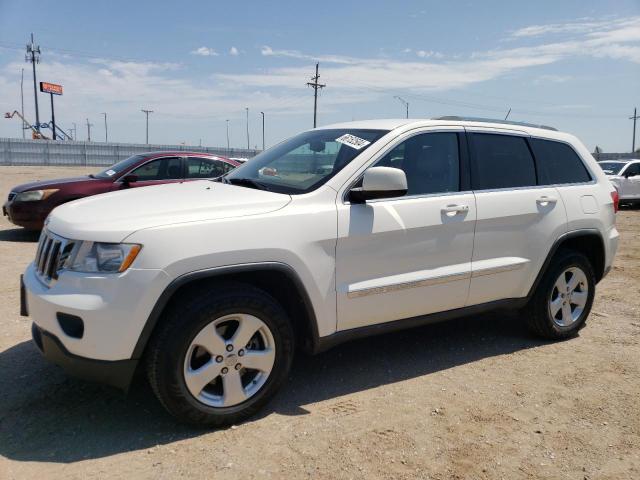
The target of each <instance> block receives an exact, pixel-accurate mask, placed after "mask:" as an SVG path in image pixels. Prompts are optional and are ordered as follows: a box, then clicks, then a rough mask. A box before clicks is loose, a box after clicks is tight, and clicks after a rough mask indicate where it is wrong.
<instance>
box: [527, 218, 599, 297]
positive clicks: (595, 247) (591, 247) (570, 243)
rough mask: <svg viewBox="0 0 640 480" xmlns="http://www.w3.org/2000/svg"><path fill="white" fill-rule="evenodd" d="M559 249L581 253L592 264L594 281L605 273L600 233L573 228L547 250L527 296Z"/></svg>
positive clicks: (530, 293)
mask: <svg viewBox="0 0 640 480" xmlns="http://www.w3.org/2000/svg"><path fill="white" fill-rule="evenodd" d="M561 249H571V250H574V251H577V252H580V253H582V254H583V255H584V256H585V257H587V258H588V259H589V262H590V263H591V265H592V266H593V271H594V273H595V275H596V283H598V282H599V281H600V280H602V278H603V277H604V275H605V271H604V268H605V255H606V253H605V247H604V240H603V238H602V234H601V233H600V231H599V230H598V229H595V228H588V229H581V230H573V231H571V232H567V233H565V234H564V235H561V236H560V237H559V238H558V239H557V240H556V241H555V243H554V244H553V246H552V247H551V249H550V250H549V253H548V254H547V258H546V259H545V261H544V263H543V265H542V268H541V269H540V271H539V272H538V276H537V277H536V279H535V281H534V282H533V285H532V286H531V289H530V290H529V295H528V296H527V297H528V298H531V296H533V294H534V292H535V291H536V288H537V287H538V285H539V283H540V281H541V280H542V277H543V276H544V274H545V272H546V271H547V269H548V268H549V265H550V264H551V262H552V260H553V257H554V256H555V255H556V253H558V252H559V251H560V250H561Z"/></svg>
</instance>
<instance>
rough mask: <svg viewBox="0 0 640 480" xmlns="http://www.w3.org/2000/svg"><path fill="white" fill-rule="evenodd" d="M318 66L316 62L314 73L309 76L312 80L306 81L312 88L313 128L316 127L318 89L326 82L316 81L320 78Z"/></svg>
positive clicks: (324, 85)
mask: <svg viewBox="0 0 640 480" xmlns="http://www.w3.org/2000/svg"><path fill="white" fill-rule="evenodd" d="M319 67H320V63H316V74H315V76H313V77H311V80H313V82H307V85H308V86H310V87H311V88H313V128H316V120H317V117H318V90H319V89H321V88H324V87H326V86H327V85H326V84H322V83H318V80H320V74H319V73H318V68H319Z"/></svg>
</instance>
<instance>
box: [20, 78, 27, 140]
mask: <svg viewBox="0 0 640 480" xmlns="http://www.w3.org/2000/svg"><path fill="white" fill-rule="evenodd" d="M20 114H21V115H22V139H23V140H24V139H25V133H24V132H25V131H26V129H25V128H24V125H25V121H24V68H23V69H22V71H21V72H20Z"/></svg>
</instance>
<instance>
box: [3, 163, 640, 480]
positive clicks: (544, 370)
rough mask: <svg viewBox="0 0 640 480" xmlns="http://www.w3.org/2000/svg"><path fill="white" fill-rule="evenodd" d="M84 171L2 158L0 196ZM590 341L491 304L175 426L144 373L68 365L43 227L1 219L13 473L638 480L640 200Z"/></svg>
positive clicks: (380, 341) (306, 367) (298, 369)
mask: <svg viewBox="0 0 640 480" xmlns="http://www.w3.org/2000/svg"><path fill="white" fill-rule="evenodd" d="M77 173H86V172H84V171H81V170H78V169H75V170H74V169H67V168H49V169H36V168H26V167H0V194H1V195H2V199H4V198H6V194H7V193H8V191H9V189H10V187H11V186H12V185H15V184H18V183H22V182H26V181H29V180H33V179H36V178H46V177H60V176H67V175H69V174H77ZM618 228H619V229H620V230H621V232H622V243H621V246H620V251H619V254H618V257H617V261H616V265H615V267H614V269H613V272H612V273H611V274H610V275H609V276H608V277H607V278H606V279H605V280H604V281H603V282H602V283H601V284H600V285H599V286H598V294H597V297H596V301H595V305H594V311H593V313H592V315H591V317H590V319H589V321H588V324H587V327H586V328H585V329H583V330H582V331H581V333H580V336H579V337H577V338H574V339H571V340H568V341H565V342H561V343H546V342H540V341H538V340H536V339H535V338H532V337H531V336H530V335H529V334H528V333H527V332H526V330H525V329H524V328H523V327H522V326H521V324H520V322H519V321H518V318H517V316H515V315H506V314H493V315H485V316H480V317H474V318H467V319H463V320H459V321H454V322H450V323H447V324H439V325H432V326H428V327H424V328H419V329H417V330H412V331H406V332H401V333H397V334H392V335H386V336H383V337H378V338H373V339H367V340H362V341H357V342H353V343H350V344H346V345H343V346H340V347H338V348H336V349H334V350H332V351H329V352H327V353H325V354H322V355H320V356H317V357H305V356H303V355H299V357H298V358H297V360H296V362H295V365H294V369H293V371H292V374H291V378H290V381H289V383H288V385H287V386H286V388H285V389H284V390H283V391H282V392H281V393H280V394H279V395H278V397H277V398H276V399H275V401H274V402H273V403H272V404H271V405H270V406H269V407H268V408H267V409H266V411H264V412H263V414H262V415H261V416H259V417H258V418H255V419H253V420H252V421H249V422H247V423H244V424H242V425H238V426H237V427H232V428H230V429H227V430H222V431H202V430H197V429H191V428H187V427H184V426H181V425H178V424H176V423H175V422H174V421H173V420H172V419H171V418H170V417H169V416H168V415H167V414H165V412H164V411H163V410H162V408H161V407H160V406H159V404H158V403H157V401H156V400H155V398H154V397H153V395H152V392H151V391H150V389H149V387H148V386H147V385H146V384H145V383H144V382H143V381H139V382H138V383H137V384H136V385H135V386H134V387H133V389H132V391H131V392H130V394H129V396H127V397H124V396H122V395H121V394H120V393H118V392H117V391H115V390H111V389H108V388H106V387H101V386H96V385H91V384H87V383H83V382H81V381H78V380H74V379H71V378H68V377H66V376H65V375H64V374H63V373H62V372H61V371H60V370H59V369H58V368H57V367H55V366H53V365H49V364H47V363H45V361H44V360H43V359H42V358H41V357H40V355H39V353H38V351H37V350H36V348H35V347H34V346H32V344H31V343H30V333H29V325H30V324H29V321H28V320H27V319H25V318H21V317H20V316H19V315H18V300H19V299H18V295H19V291H18V275H19V274H20V273H21V272H22V270H23V269H24V268H25V266H26V265H27V263H28V262H29V261H31V259H32V257H33V256H34V254H35V249H36V243H35V240H36V237H34V236H33V235H28V234H25V233H24V232H23V231H21V230H20V229H16V228H14V227H13V226H11V225H10V224H9V223H8V222H7V221H6V220H5V219H1V220H0V258H2V262H1V264H0V295H1V297H0V298H1V302H0V478H2V479H5V478H66V479H72V478H106V477H109V478H133V477H135V478H178V477H193V478H196V477H197V478H277V479H279V478H340V479H342V478H344V479H347V478H424V479H427V478H432V479H449V478H455V479H467V478H469V479H478V478H491V479H493V478H505V479H519V478H554V479H556V478H570V479H584V478H588V479H597V478H610V479H617V480H618V479H626V478H629V479H631V478H634V479H638V478H640V210H635V211H632V210H626V211H622V212H620V214H619V215H618Z"/></svg>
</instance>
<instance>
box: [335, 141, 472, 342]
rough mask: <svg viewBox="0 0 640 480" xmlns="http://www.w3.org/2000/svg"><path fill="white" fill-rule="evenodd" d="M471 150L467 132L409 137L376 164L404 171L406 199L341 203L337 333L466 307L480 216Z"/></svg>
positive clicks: (337, 270) (338, 246)
mask: <svg viewBox="0 0 640 480" xmlns="http://www.w3.org/2000/svg"><path fill="white" fill-rule="evenodd" d="M465 152H466V148H465V143H464V133H463V132H462V129H460V130H459V131H455V130H451V129H448V130H433V131H429V132H422V133H414V134H410V135H407V136H405V137H403V138H401V139H399V140H398V142H396V143H395V145H394V146H392V147H390V149H388V150H387V151H385V152H384V153H382V154H381V158H379V160H377V161H374V162H373V164H372V166H373V165H377V166H388V167H396V168H401V169H402V170H404V172H405V173H406V176H407V185H408V192H407V194H406V195H405V196H403V197H399V198H392V199H380V200H371V201H368V202H367V203H366V204H350V203H349V202H348V201H346V200H344V199H339V200H338V205H337V209H338V242H337V250H336V288H337V305H338V306H337V310H338V311H337V314H338V330H346V329H350V328H356V327H362V326H366V325H373V324H377V323H383V322H389V321H394V320H399V319H403V318H410V317H415V316H419V315H424V314H428V313H433V312H439V311H443V310H450V309H455V308H459V307H462V306H464V304H465V301H466V298H467V293H468V288H469V279H470V274H471V254H472V249H473V235H474V225H475V219H476V208H475V200H474V196H473V193H471V192H470V191H468V189H467V188H466V187H467V185H465V184H466V179H465V175H464V172H463V171H461V166H460V165H461V162H460V159H461V157H463V156H464V155H465V154H466V153H465ZM354 186H358V183H356V184H355V185H354ZM462 190H466V191H462Z"/></svg>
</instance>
